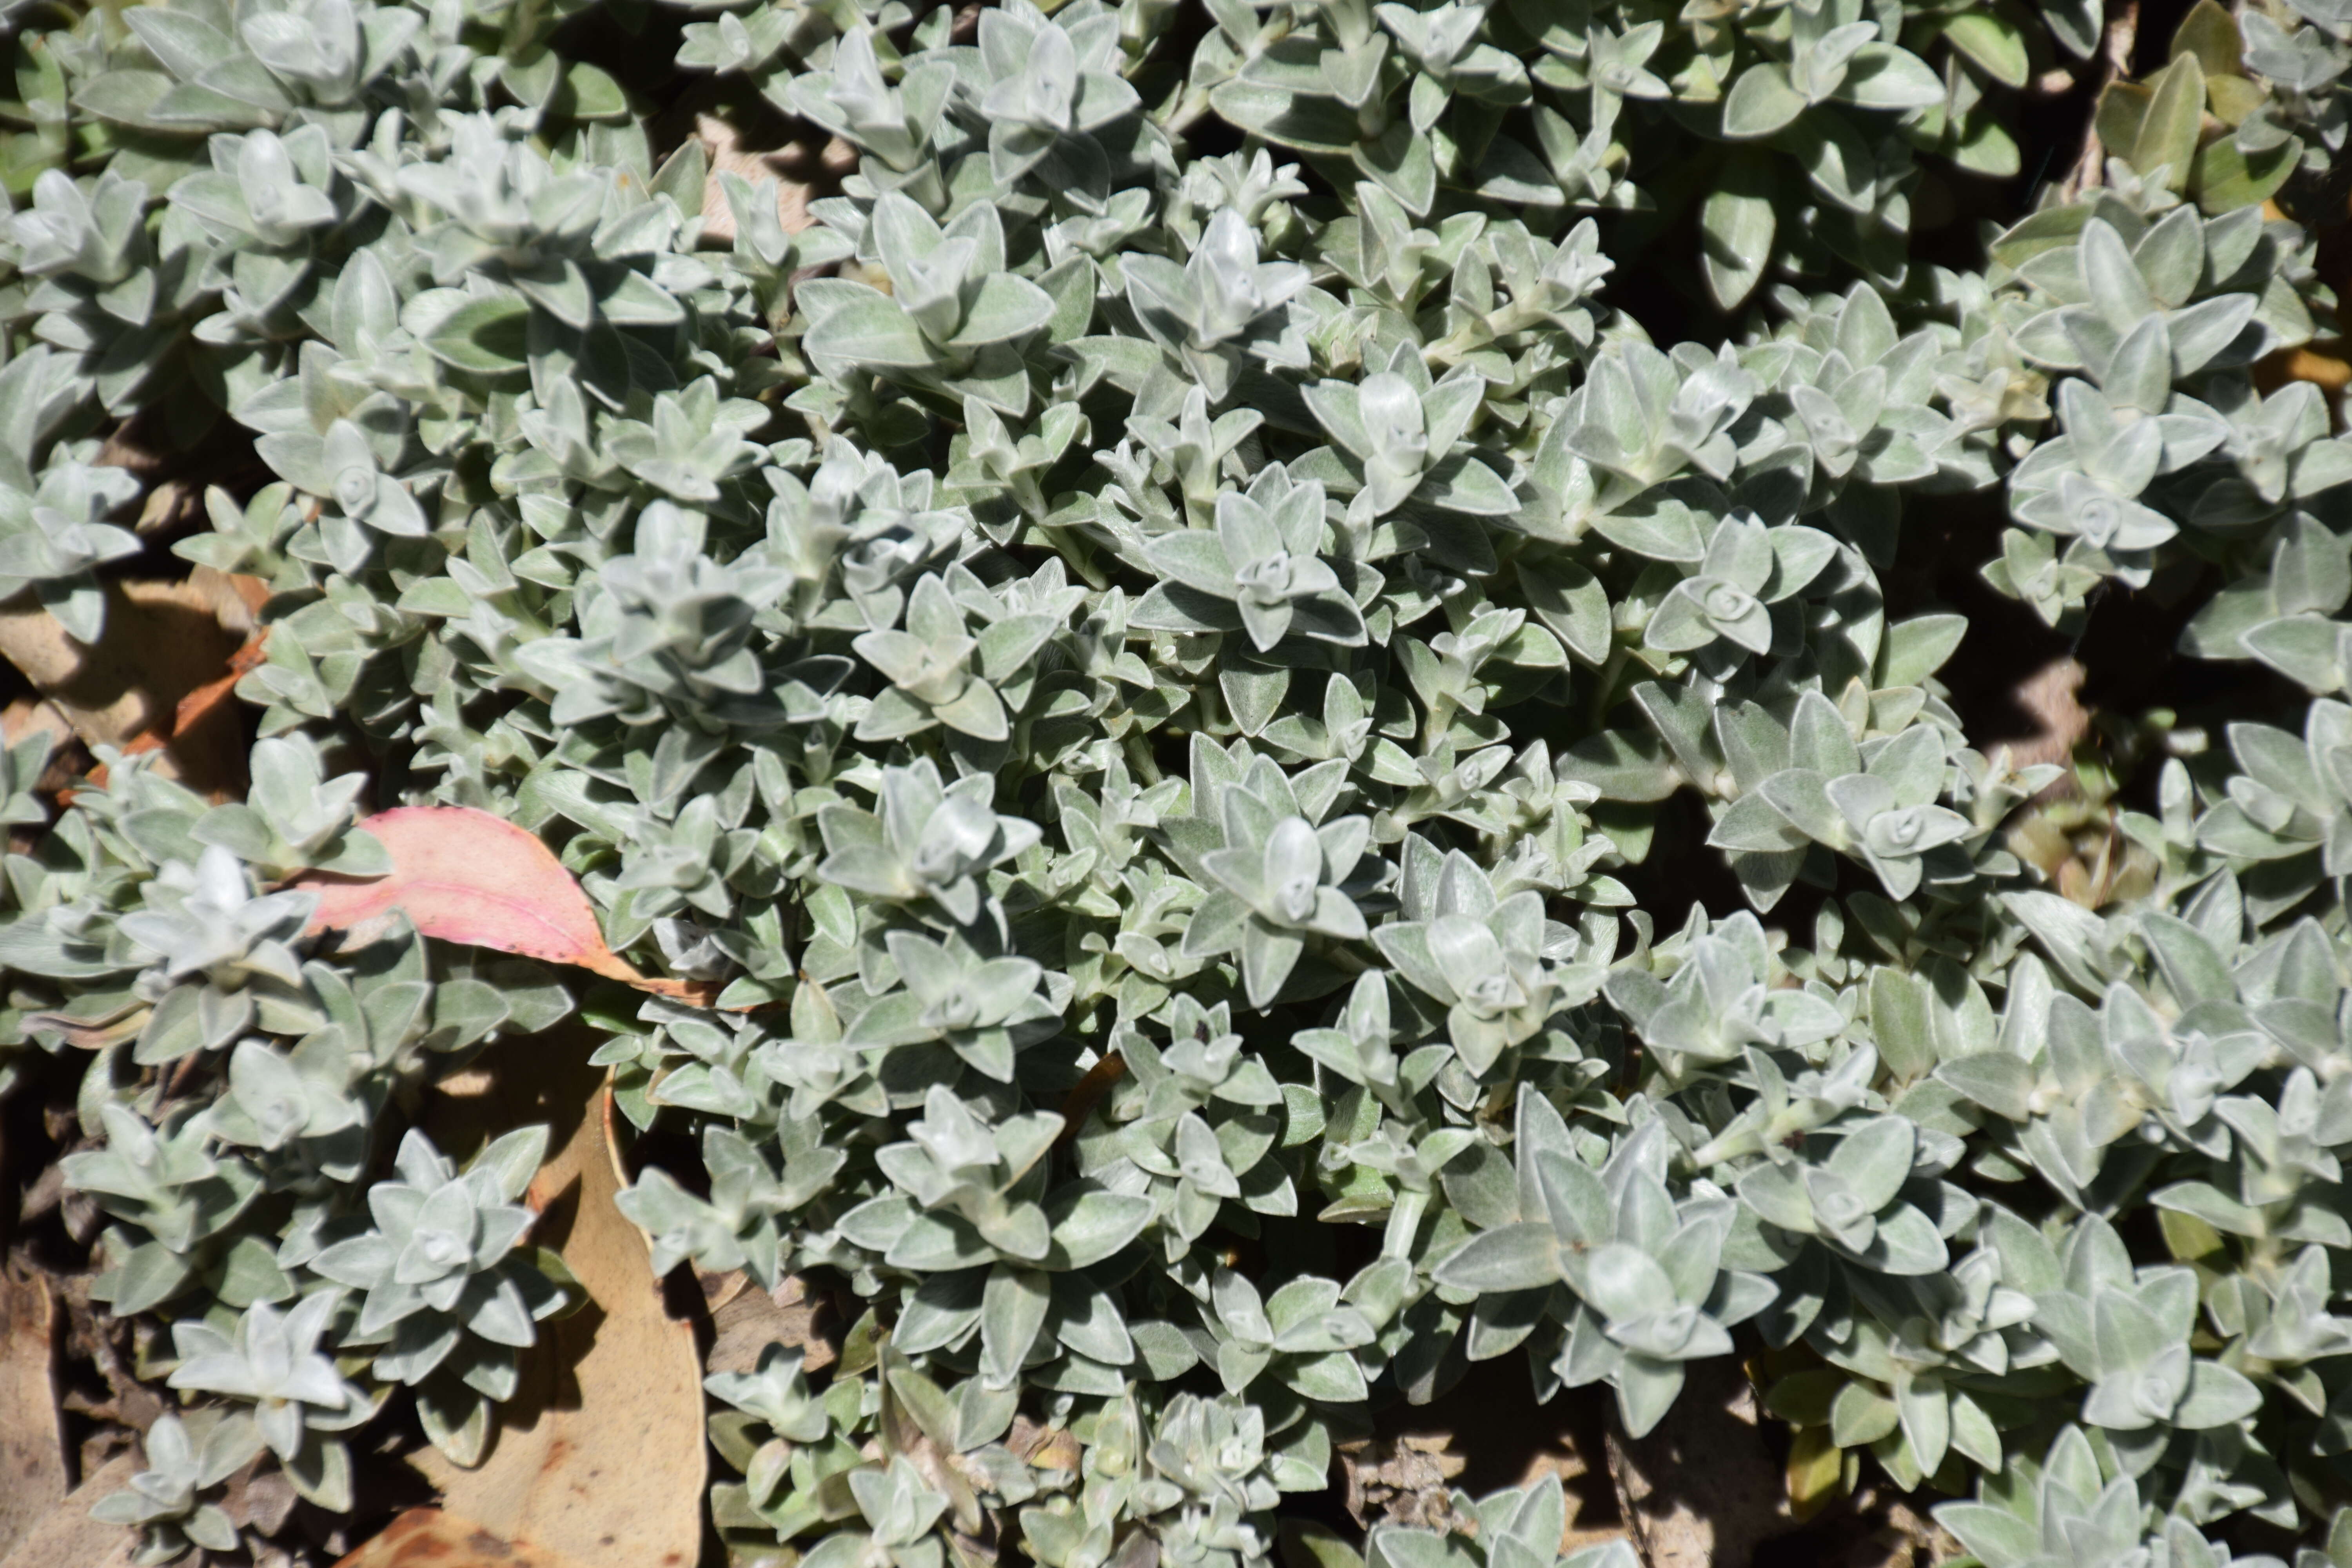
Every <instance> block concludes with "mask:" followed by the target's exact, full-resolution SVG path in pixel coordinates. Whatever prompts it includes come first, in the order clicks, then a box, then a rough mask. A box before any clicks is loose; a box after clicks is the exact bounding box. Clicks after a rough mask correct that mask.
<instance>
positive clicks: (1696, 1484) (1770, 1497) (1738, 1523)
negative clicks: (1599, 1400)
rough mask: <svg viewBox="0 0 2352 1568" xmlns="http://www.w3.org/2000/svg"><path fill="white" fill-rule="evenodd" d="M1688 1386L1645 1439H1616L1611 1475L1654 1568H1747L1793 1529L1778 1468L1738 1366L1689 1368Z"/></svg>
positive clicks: (1615, 1435) (1630, 1528) (1615, 1434)
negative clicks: (1763, 1544) (1760, 1550)
mask: <svg viewBox="0 0 2352 1568" xmlns="http://www.w3.org/2000/svg"><path fill="white" fill-rule="evenodd" d="M1688 1372H1689V1376H1690V1381H1689V1383H1688V1384H1686V1385H1685V1388H1684V1389H1683V1392H1682V1395H1681V1397H1680V1398H1678V1399H1676V1400H1675V1405H1674V1408H1673V1409H1672V1410H1670V1411H1668V1412H1667V1413H1666V1417H1665V1419H1664V1421H1661V1422H1660V1423H1659V1424H1658V1426H1656V1427H1655V1428H1654V1430H1653V1431H1651V1432H1650V1433H1649V1434H1648V1436H1643V1437H1627V1436H1625V1435H1624V1434H1623V1433H1622V1431H1621V1430H1619V1429H1618V1428H1617V1427H1616V1426H1613V1425H1612V1427H1611V1429H1610V1432H1609V1440H1608V1448H1609V1473H1610V1477H1611V1479H1612V1480H1613V1481H1614V1482H1615V1483H1616V1488H1617V1500H1618V1506H1619V1508H1620V1509H1621V1510H1622V1511H1623V1513H1624V1517H1625V1524H1626V1527H1627V1532H1628V1533H1629V1534H1630V1535H1631V1536H1632V1537H1633V1547H1634V1550H1635V1551H1637V1552H1640V1553H1641V1554H1642V1561H1643V1563H1646V1564H1648V1568H1748V1563H1750V1562H1751V1561H1752V1560H1753V1559H1754V1557H1755V1555H1756V1548H1757V1547H1758V1545H1759V1544H1760V1543H1761V1542H1766V1541H1769V1540H1770V1539H1771V1538H1772V1537H1773V1536H1776V1535H1780V1534H1782V1533H1784V1532H1785V1531H1788V1530H1790V1528H1792V1526H1793V1525H1794V1523H1795V1521H1794V1520H1793V1518H1792V1517H1791V1516H1790V1510H1789V1497H1788V1491H1787V1489H1786V1488H1785V1486H1784V1485H1783V1479H1782V1476H1781V1469H1780V1461H1779V1459H1777V1458H1775V1457H1774V1456H1773V1453H1772V1450H1771V1448H1770V1447H1769V1446H1768V1445H1767V1444H1766V1443H1765V1441H1764V1435H1763V1433H1762V1431H1761V1430H1760V1429H1759V1426H1758V1415H1757V1409H1756V1394H1755V1391H1754V1390H1753V1389H1752V1388H1750V1387H1749V1386H1748V1378H1747V1375H1746V1374H1745V1373H1743V1372H1741V1370H1740V1369H1739V1367H1738V1363H1732V1362H1728V1361H1723V1362H1692V1363H1689V1364H1688Z"/></svg>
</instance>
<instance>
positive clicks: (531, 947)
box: [294, 805, 709, 1002]
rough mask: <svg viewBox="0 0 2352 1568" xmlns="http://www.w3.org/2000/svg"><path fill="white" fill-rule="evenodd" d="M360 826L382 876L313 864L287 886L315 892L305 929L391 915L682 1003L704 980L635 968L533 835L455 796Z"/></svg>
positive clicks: (693, 998)
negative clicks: (377, 850)
mask: <svg viewBox="0 0 2352 1568" xmlns="http://www.w3.org/2000/svg"><path fill="white" fill-rule="evenodd" d="M360 826H362V827H363V828H365V829H366V830H367V831H368V832H370V833H372V834H373V835H374V836H375V837H376V838H377V840H378V841H379V842H381V843H382V844H383V847H384V850H385V852H386V853H387V854H389V855H390V856H391V857H392V870H391V871H390V872H389V873H388V874H386V875H384V876H382V877H374V878H356V877H341V876H336V875H333V874H332V873H329V872H323V871H313V872H310V873H307V874H305V875H304V876H301V877H299V878H297V879H295V882H294V886H296V887H299V888H304V889H309V890H310V891H311V892H314V893H316V894H318V895H319V909H318V912H317V913H316V914H314V915H312V916H311V917H310V929H311V930H312V931H324V930H327V929H329V928H338V929H341V928H348V927H351V926H355V925H360V924H362V923H363V922H365V921H372V920H375V919H378V918H380V917H382V916H384V915H388V914H391V913H392V912H394V910H398V911H399V912H400V913H402V914H404V915H406V916H407V917H408V919H409V921H410V922H411V923H412V924H414V925H415V927H416V929H417V930H418V931H421V932H423V933H424V934H425V935H426V936H429V937H436V938H438V939H439V940H441V941H443V942H464V943H466V944H467V945H468V946H472V947H487V948H493V949H496V950H497V951H498V952H519V953H521V954H522V955H523V956H525V957H526V958H537V959H543V960H545V961H546V962H548V963H571V964H577V965H578V966H579V967H580V968H582V969H585V970H589V971H592V972H593V973H597V974H602V975H604V977H605V978H607V979H609V980H620V981H625V982H627V983H628V984H631V985H634V986H635V987H637V988H638V989H639V990H641V991H651V992H653V993H655V994H657V995H662V996H676V997H679V998H681V999H683V1000H686V1001H689V1002H702V1001H706V1000H707V999H708V995H709V987H707V986H705V985H700V984H697V983H695V982H693V981H688V980H666V979H661V978H657V977H654V976H649V975H645V974H640V973H637V971H636V969H635V966H634V965H632V964H631V963H629V961H628V960H626V959H625V958H623V957H622V956H621V955H620V954H619V953H616V952H614V951H613V950H612V949H611V948H610V947H607V946H606V945H605V944H604V931H602V930H601V929H599V928H598V926H597V924H596V911H595V910H593V909H592V908H591V907H590V906H589V903H588V895H587V894H586V893H584V892H583V891H581V889H580V883H579V881H578V879H575V878H574V877H573V876H572V873H571V872H569V871H567V870H565V869H564V868H563V863H562V861H561V860H558V859H557V858H555V854H554V852H553V851H552V850H551V849H549V848H548V847H547V846H546V845H544V844H542V843H541V842H540V841H539V838H538V837H537V836H536V835H534V834H532V833H530V831H528V830H527V829H524V828H521V827H518V826H515V825H514V824H513V823H511V822H508V821H505V820H504V819H502V818H500V817H497V816H491V815H490V814H489V813H488V812H487V811H476V810H475V809H473V808H472V807H471V806H463V805H404V806H396V807H394V809H392V810H390V811H382V812H378V813H377V814H376V815H375V816H371V817H369V818H367V819H366V820H365V821H363V822H362V823H361V824H360Z"/></svg>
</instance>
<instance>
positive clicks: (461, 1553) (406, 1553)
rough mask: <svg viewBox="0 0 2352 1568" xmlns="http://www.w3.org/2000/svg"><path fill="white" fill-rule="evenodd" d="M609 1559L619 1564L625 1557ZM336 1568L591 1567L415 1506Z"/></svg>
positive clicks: (434, 1510)
mask: <svg viewBox="0 0 2352 1568" xmlns="http://www.w3.org/2000/svg"><path fill="white" fill-rule="evenodd" d="M603 1561H609V1562H611V1563H613V1564H614V1568H619V1564H620V1563H621V1559H618V1558H612V1559H606V1560H603ZM335 1568H587V1564H586V1563H583V1562H582V1561H581V1560H580V1559H578V1558H574V1557H567V1556H565V1555H564V1554H563V1553H562V1552H557V1551H555V1550H553V1549H551V1548H550V1547H545V1546H539V1545H534V1544H533V1543H532V1542H528V1541H522V1540H508V1539H505V1538H503V1537H501V1536H499V1535H497V1534H494V1533H492V1532H491V1531H488V1530H485V1529H483V1528H482V1527H481V1526H480V1525H478V1524H476V1523H475V1522H474V1521H471V1520H468V1519H460V1518H459V1517H458V1516H457V1515H456V1514H454V1513H444V1512H443V1511H442V1510H439V1509H437V1508H413V1509H410V1510H408V1511H407V1512H406V1513H404V1514H402V1515H401V1516H400V1517H399V1518H398V1519H395V1520H394V1521H392V1522H391V1523H390V1524H388V1525H386V1526H385V1527H384V1531H383V1534H382V1535H379V1536H377V1537H376V1538H375V1539H374V1540H373V1541H371V1542H368V1543H367V1544H366V1545H365V1546H362V1547H361V1548H360V1549H359V1550H358V1551H357V1552H352V1554H351V1555H350V1556H348V1557H346V1558H344V1559H342V1560H341V1562H339V1563H336V1564H335Z"/></svg>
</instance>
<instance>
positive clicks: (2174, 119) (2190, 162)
mask: <svg viewBox="0 0 2352 1568" xmlns="http://www.w3.org/2000/svg"><path fill="white" fill-rule="evenodd" d="M2148 88H2149V97H2148V102H2147V112H2146V113H2145V114H2144V115H2143V116H2142V117H2141V120H2140V122H2139V125H2138V127H2137V134H2136V135H2134V136H2133V138H2132V140H2131V142H2130V143H2129V145H2130V147H2131V153H2130V162H2131V166H2132V168H2133V169H2134V170H2135V171H2137V173H2138V174H2140V176H2141V177H2142V178H2144V179H2145V178H2151V177H2153V176H2154V175H2155V174H2156V172H2157V170H2158V168H2162V169H2163V170H2164V171H2165V184H2166V185H2167V186H2168V187H2169V188H2171V189H2173V190H2176V191H2179V190H2185V189H2187V188H2188V184H2189V175H2190V174H2191V173H2192V171H2193V169H2194V167H2195V163H2196V157H2197V133H2198V131H2199V129H2200V127H2201V126H2202V125H2203V124H2204V122H2205V72H2204V68H2202V67H2200V65H2199V64H2198V63H2197V57H2196V56H2195V55H2193V54H2179V55H2175V56H2173V57H2172V63H2171V64H2170V65H2168V66H2167V67H2165V68H2164V69H2163V70H2161V71H2159V72H2158V73H2157V75H2156V76H2155V77H2154V78H2153V79H2151V80H2150V81H2149V83H2148Z"/></svg>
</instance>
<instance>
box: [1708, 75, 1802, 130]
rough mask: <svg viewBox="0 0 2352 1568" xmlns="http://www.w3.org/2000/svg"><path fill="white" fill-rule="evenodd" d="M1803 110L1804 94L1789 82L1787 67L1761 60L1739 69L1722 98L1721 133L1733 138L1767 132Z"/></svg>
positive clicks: (1779, 126) (1780, 125) (1782, 124)
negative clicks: (1737, 74)
mask: <svg viewBox="0 0 2352 1568" xmlns="http://www.w3.org/2000/svg"><path fill="white" fill-rule="evenodd" d="M1804 111H1805V96H1804V94H1802V93H1801V92H1799V91H1798V90H1797V89H1795V88H1794V87H1792V86H1790V83H1789V68H1788V67H1786V66H1784V65H1781V64H1780V63H1779V62H1778V61H1774V60H1763V61H1759V62H1758V63H1757V64H1755V65H1751V66H1749V67H1748V68H1747V69H1746V70H1744V71H1741V72H1740V73H1739V76H1738V79H1736V80H1735V81H1733V82H1732V84H1731V90H1730V91H1729V92H1728V93H1727V94H1725V95H1724V100H1723V133H1724V134H1725V135H1726V136H1728V137H1731V138H1733V139H1734V140H1751V139H1753V138H1756V137H1759V136H1769V135H1771V134H1772V133H1773V132H1776V131H1779V130H1780V129H1781V128H1782V127H1784V126H1786V125H1787V124H1789V122H1790V121H1793V120H1795V119H1796V118H1797V116H1799V115H1800V114H1802V113H1803V112H1804Z"/></svg>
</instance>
